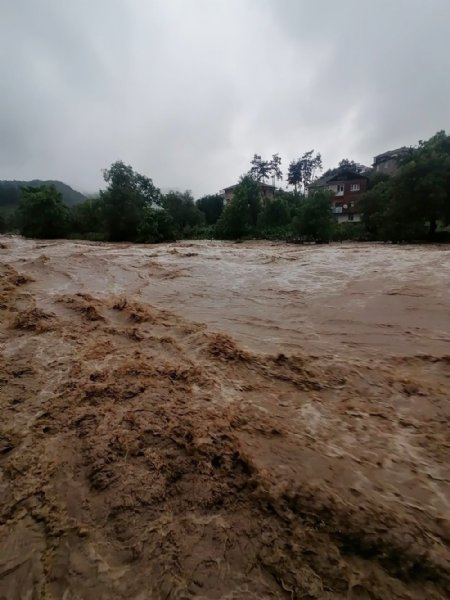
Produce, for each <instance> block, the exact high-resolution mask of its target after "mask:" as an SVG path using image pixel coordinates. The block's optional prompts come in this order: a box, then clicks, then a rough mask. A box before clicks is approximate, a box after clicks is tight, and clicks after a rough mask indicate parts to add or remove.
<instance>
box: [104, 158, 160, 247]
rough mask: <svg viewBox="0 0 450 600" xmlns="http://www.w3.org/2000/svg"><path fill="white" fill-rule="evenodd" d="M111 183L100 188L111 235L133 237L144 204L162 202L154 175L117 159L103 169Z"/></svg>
mask: <svg viewBox="0 0 450 600" xmlns="http://www.w3.org/2000/svg"><path fill="white" fill-rule="evenodd" d="M103 177H104V179H105V181H106V183H107V184H108V187H107V188H106V190H104V191H102V192H100V198H101V200H102V202H103V217H104V223H105V230H106V233H107V236H108V238H109V239H110V240H112V241H133V240H135V239H136V237H137V230H138V226H139V223H140V220H141V216H142V210H143V208H144V206H152V205H160V204H161V194H160V191H159V189H158V188H156V187H155V186H154V185H153V182H152V180H151V179H149V178H148V177H146V176H145V175H141V174H140V173H137V172H136V171H134V170H133V168H132V167H131V166H129V165H125V164H124V163H123V162H122V161H117V162H115V163H113V164H112V165H111V167H110V168H109V169H106V170H105V171H104V172H103Z"/></svg>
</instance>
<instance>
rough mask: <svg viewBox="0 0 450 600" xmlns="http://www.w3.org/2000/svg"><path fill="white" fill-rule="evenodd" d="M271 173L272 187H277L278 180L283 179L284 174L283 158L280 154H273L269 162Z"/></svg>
mask: <svg viewBox="0 0 450 600" xmlns="http://www.w3.org/2000/svg"><path fill="white" fill-rule="evenodd" d="M269 171H270V176H271V177H272V185H273V186H275V184H276V182H277V180H281V179H283V172H282V170H281V157H280V155H279V154H278V152H277V153H276V154H272V158H271V160H270V161H269Z"/></svg>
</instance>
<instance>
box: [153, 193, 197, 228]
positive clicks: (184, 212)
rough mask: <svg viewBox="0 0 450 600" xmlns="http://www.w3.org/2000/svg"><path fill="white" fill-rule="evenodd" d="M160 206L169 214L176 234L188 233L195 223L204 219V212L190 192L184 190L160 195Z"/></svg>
mask: <svg viewBox="0 0 450 600" xmlns="http://www.w3.org/2000/svg"><path fill="white" fill-rule="evenodd" d="M162 206H163V207H164V209H165V210H166V211H167V212H168V214H169V215H170V216H171V218H172V221H173V224H174V227H175V231H176V232H177V236H182V235H183V234H184V233H188V232H189V231H190V230H191V229H192V228H193V227H195V226H196V225H202V224H203V223H204V221H205V216H204V214H203V213H202V212H201V211H200V210H199V208H198V207H197V206H196V204H195V202H194V198H193V197H192V194H191V193H190V192H188V191H186V192H169V193H168V194H164V195H163V196H162Z"/></svg>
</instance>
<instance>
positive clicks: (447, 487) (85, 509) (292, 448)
mask: <svg viewBox="0 0 450 600" xmlns="http://www.w3.org/2000/svg"><path fill="white" fill-rule="evenodd" d="M449 259H450V251H449V249H447V248H439V247H414V246H404V247H393V246H387V245H345V244H343V245H330V246H324V247H296V246H288V245H283V244H269V243H243V244H231V243H219V242H193V243H179V244H168V245H160V246H138V245H107V244H93V243H82V242H70V241H63V242H60V241H56V242H35V241H29V240H28V241H26V240H23V239H21V238H16V237H6V236H5V237H1V238H0V336H1V337H0V347H1V354H0V410H1V419H0V469H1V479H0V499H1V500H0V599H2V600H3V599H7V600H15V599H17V600H19V599H21V600H22V599H33V598H36V599H38V598H39V599H40V598H43V599H52V600H53V599H55V600H56V599H62V598H63V599H64V600H72V599H73V600H75V599H83V600H84V599H87V600H89V599H94V598H95V599H97V600H98V599H104V600H110V599H113V600H115V599H122V598H127V599H131V600H145V599H163V598H164V599H172V598H178V599H182V598H183V599H188V598H203V599H205V600H206V599H215V598H217V599H218V598H223V599H225V598H226V599H241V598H242V599H255V600H256V599H260V598H302V599H325V600H326V599H329V600H331V599H341V600H344V599H347V600H348V599H350V600H370V599H372V600H375V599H377V600H388V599H403V600H406V599H417V600H425V599H431V600H433V599H436V600H437V599H444V598H449V597H450V548H449V542H450V505H449V503H450V467H449V465H450V435H449V416H450V409H449V388H450V386H449V382H450V332H449V329H450V327H449V325H450V323H449V321H450V319H449V315H450V310H449V309H450V293H449V281H450V260H449Z"/></svg>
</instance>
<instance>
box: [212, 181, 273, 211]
mask: <svg viewBox="0 0 450 600" xmlns="http://www.w3.org/2000/svg"><path fill="white" fill-rule="evenodd" d="M238 185H239V184H238V183H236V184H235V185H230V186H229V187H226V188H224V189H223V190H222V194H223V197H224V200H223V201H224V206H226V205H227V204H228V203H229V202H231V200H232V199H233V195H234V191H235V189H236V188H237V186H238ZM258 186H259V190H260V192H261V197H262V198H264V199H266V198H267V199H271V198H273V197H274V196H275V191H276V189H277V188H276V187H275V186H274V185H268V184H267V183H258Z"/></svg>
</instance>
